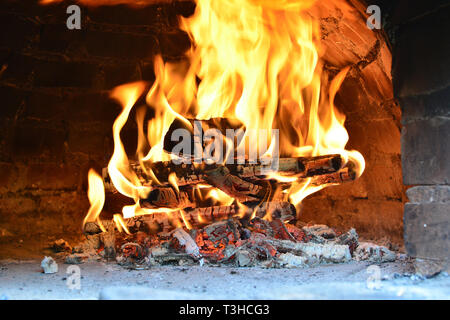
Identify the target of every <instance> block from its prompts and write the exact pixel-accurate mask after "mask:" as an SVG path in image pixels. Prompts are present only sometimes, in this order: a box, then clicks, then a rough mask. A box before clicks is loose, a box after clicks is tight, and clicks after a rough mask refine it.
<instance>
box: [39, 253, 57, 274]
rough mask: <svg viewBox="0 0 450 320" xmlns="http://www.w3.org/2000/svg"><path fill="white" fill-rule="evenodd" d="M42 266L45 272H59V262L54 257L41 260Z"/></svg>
mask: <svg viewBox="0 0 450 320" xmlns="http://www.w3.org/2000/svg"><path fill="white" fill-rule="evenodd" d="M41 267H42V270H43V271H44V273H56V272H58V264H57V263H56V261H55V260H53V258H52V257H47V256H46V257H45V258H44V259H43V260H42V261H41Z"/></svg>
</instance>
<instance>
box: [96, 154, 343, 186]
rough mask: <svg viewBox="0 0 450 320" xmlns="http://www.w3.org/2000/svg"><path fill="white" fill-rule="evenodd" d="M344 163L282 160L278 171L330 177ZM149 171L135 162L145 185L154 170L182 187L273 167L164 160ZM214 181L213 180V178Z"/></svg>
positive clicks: (106, 179)
mask: <svg viewBox="0 0 450 320" xmlns="http://www.w3.org/2000/svg"><path fill="white" fill-rule="evenodd" d="M342 163H343V160H342V158H341V156H340V155H339V154H332V155H325V156H318V157H299V158H280V159H279V160H278V170H277V171H276V172H277V173H278V174H280V175H285V176H292V175H296V176H297V177H298V178H307V177H313V176H317V175H326V174H330V173H334V172H337V171H339V169H341V166H342ZM144 166H145V168H141V165H140V164H139V163H132V164H131V169H132V170H134V172H136V174H137V176H138V177H139V178H140V179H141V180H142V181H144V182H148V183H149V182H150V181H152V177H151V176H149V175H148V174H147V173H146V172H150V171H152V172H153V173H154V175H155V176H156V178H157V179H158V180H159V181H160V182H161V183H167V181H168V177H169V175H170V174H172V173H175V174H176V176H177V184H178V186H184V185H191V184H199V183H207V181H208V173H210V174H213V175H214V174H215V173H217V172H219V171H221V170H225V169H223V168H226V172H227V173H228V172H229V173H230V174H231V175H233V176H237V177H239V178H244V179H245V178H251V177H261V178H265V177H266V176H267V169H268V166H269V165H267V164H266V165H265V164H263V163H261V162H258V163H256V164H252V163H249V161H246V162H245V163H244V164H238V163H235V164H225V165H220V164H206V163H201V164H185V163H184V164H175V163H173V162H171V161H162V162H155V163H151V164H150V163H146V164H144ZM103 178H104V182H105V186H106V187H107V188H109V189H114V188H113V186H112V184H111V183H110V178H109V177H108V174H107V170H103ZM209 180H211V177H210V178H209Z"/></svg>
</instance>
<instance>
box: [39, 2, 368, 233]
mask: <svg viewBox="0 0 450 320" xmlns="http://www.w3.org/2000/svg"><path fill="white" fill-rule="evenodd" d="M123 1H124V2H127V3H132V2H131V1H126V0H123ZM47 2H50V1H49V0H47ZM84 2H86V3H91V2H92V1H91V0H85V1H84ZM143 2H144V3H145V1H143ZM315 3H316V1H314V0H280V1H269V0H226V1H225V0H216V1H211V0H197V7H196V10H195V13H194V14H193V16H191V17H189V18H180V21H181V27H182V29H183V30H184V31H186V32H187V33H188V34H189V36H190V38H191V40H192V42H193V46H192V47H191V49H190V50H189V51H188V52H187V53H186V55H187V57H188V61H182V62H166V63H165V62H164V61H163V60H162V58H161V57H160V56H158V57H156V59H155V61H154V70H155V75H156V80H155V82H154V83H153V85H152V87H151V88H150V90H149V91H148V93H147V94H146V97H145V101H146V104H147V105H148V106H149V107H151V108H153V110H154V117H153V118H152V119H151V120H149V121H148V122H147V123H145V109H139V110H138V112H137V115H136V117H137V118H136V122H137V126H138V148H137V152H136V154H137V158H138V161H139V162H140V163H141V164H144V163H145V162H150V163H151V162H157V161H163V160H164V161H166V160H170V159H173V158H174V157H175V156H174V155H172V154H170V153H168V152H166V151H165V150H164V149H163V142H164V137H165V135H166V133H167V132H168V129H169V127H170V125H171V124H172V123H173V121H174V120H175V119H178V120H181V121H182V122H183V123H184V124H186V126H188V127H189V128H192V125H191V123H190V122H189V121H188V120H187V119H210V118H219V117H221V118H227V119H228V120H230V121H236V122H240V123H242V124H243V126H242V128H241V129H243V130H245V131H244V132H245V138H249V137H251V136H252V134H253V133H254V132H255V130H260V131H259V132H264V133H267V134H264V135H261V136H260V137H259V139H258V141H257V143H256V144H255V143H250V142H249V141H248V140H247V139H242V142H241V143H240V144H239V146H237V148H238V149H239V148H242V149H245V150H246V151H248V149H249V148H257V149H258V153H259V155H264V156H265V157H269V158H270V157H272V156H273V154H274V150H275V149H276V148H277V145H276V139H274V137H275V136H274V135H273V134H270V133H271V132H272V131H271V130H273V129H276V130H279V151H280V156H316V155H323V154H331V153H339V154H341V155H342V157H343V158H344V160H345V162H347V161H349V160H351V161H352V162H354V163H355V164H356V170H357V176H360V175H361V174H362V172H363V171H364V166H365V164H364V158H363V156H362V155H361V154H360V153H359V152H358V151H354V150H352V151H348V150H346V149H345V146H346V144H347V142H348V138H349V137H348V133H347V131H346V129H345V127H344V122H345V116H344V115H343V114H341V113H340V112H339V111H338V110H337V108H336V107H335V105H334V98H335V96H336V93H337V91H338V90H339V88H340V86H341V84H342V82H343V81H344V79H345V77H346V75H347V73H348V71H349V68H344V69H343V70H342V71H340V72H339V73H338V74H337V75H336V76H335V77H334V78H333V79H332V80H329V75H328V73H327V72H326V71H324V70H323V68H322V61H321V48H320V30H319V25H318V22H317V21H315V20H314V19H313V18H312V16H311V15H310V14H309V10H312V9H313V8H314V5H315ZM198 80H200V81H198ZM145 89H146V86H145V84H144V83H142V82H137V83H132V84H126V85H122V86H120V87H117V88H116V89H114V91H113V92H112V97H113V98H115V99H116V100H118V101H119V102H120V103H121V105H122V108H123V109H122V112H121V114H120V115H119V116H118V117H117V119H116V121H115V122H114V126H113V137H114V153H113V155H112V158H111V160H110V162H109V164H108V172H109V175H110V177H111V180H112V183H113V185H114V186H115V187H116V189H117V190H118V191H119V192H120V193H122V194H123V195H125V196H127V197H130V198H132V199H134V200H135V204H134V205H132V206H126V207H124V208H123V214H124V217H132V216H134V215H140V214H152V213H154V212H166V213H167V214H169V215H170V214H171V213H173V212H176V211H178V210H180V209H181V208H176V209H156V210H152V209H143V208H140V207H139V202H138V200H139V199H140V198H143V197H146V195H147V194H148V193H149V192H150V191H151V188H152V187H151V186H149V185H142V183H141V181H139V179H138V177H137V176H136V174H135V173H134V172H132V170H130V168H129V162H128V157H127V155H126V153H125V149H124V146H123V143H122V141H121V139H120V132H121V130H122V128H123V126H124V125H125V123H126V122H127V119H128V117H129V114H130V111H131V109H132V108H133V106H134V105H135V103H136V101H137V100H138V99H139V97H141V96H142V95H143V94H144V91H145ZM145 126H146V130H145ZM244 128H245V129H244ZM145 132H146V133H145ZM230 142H231V141H226V143H227V144H229V143H230ZM148 147H150V148H149V150H147V149H148ZM228 156H229V155H228V154H227V155H226V157H225V158H227V157H228ZM141 167H142V168H143V170H147V169H145V166H143V165H142V166H141ZM147 173H148V174H149V175H150V176H151V177H152V180H153V182H154V183H156V184H161V182H160V181H158V179H157V178H156V176H155V175H154V174H153V172H152V171H151V170H150V171H149V172H147ZM271 177H272V178H275V179H277V180H279V181H282V182H289V183H291V187H290V188H289V189H287V190H283V192H285V193H287V196H288V198H289V200H290V201H291V202H292V203H293V204H294V205H297V204H299V203H300V202H301V201H302V200H303V199H304V198H305V197H306V196H308V195H310V194H312V193H314V192H317V191H318V190H320V189H322V188H323V187H324V186H315V185H312V184H311V179H310V178H309V179H306V180H301V181H298V180H297V179H296V178H295V177H285V176H283V175H280V174H277V173H273V174H272V175H271ZM169 182H170V183H171V184H172V185H173V186H174V188H175V189H176V191H177V192H178V191H179V189H178V188H179V186H178V181H177V177H176V176H175V175H172V176H170V178H169ZM208 187H209V188H212V187H211V186H208ZM280 192H281V191H280ZM208 197H212V198H214V199H216V200H217V201H219V202H220V203H221V204H231V203H232V202H233V201H234V199H233V198H232V197H230V196H228V195H226V194H223V192H222V191H220V190H218V189H214V188H213V189H212V190H211V191H210V192H209V194H208ZM238 205H239V208H240V213H239V215H242V214H243V212H244V211H245V210H244V207H245V206H244V205H243V204H239V203H238ZM100 210H101V209H100ZM96 214H97V216H98V213H96ZM255 214H256V211H254V212H253V214H252V215H253V216H254V215H255ZM88 216H89V217H90V219H91V216H92V215H88ZM181 216H182V218H183V220H185V219H184V214H183V213H182V212H181ZM184 223H185V225H186V226H188V223H187V222H186V221H184ZM188 227H190V226H188Z"/></svg>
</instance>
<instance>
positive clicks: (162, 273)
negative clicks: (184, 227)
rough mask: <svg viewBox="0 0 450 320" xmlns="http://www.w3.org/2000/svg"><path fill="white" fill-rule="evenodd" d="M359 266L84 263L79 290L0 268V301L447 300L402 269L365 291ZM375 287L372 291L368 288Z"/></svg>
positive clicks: (18, 267)
mask: <svg viewBox="0 0 450 320" xmlns="http://www.w3.org/2000/svg"><path fill="white" fill-rule="evenodd" d="M371 265H372V264H370V263H367V262H355V261H353V262H350V263H346V264H335V265H320V266H317V267H312V268H304V269H262V268H233V267H220V268H218V267H206V266H203V267H200V266H194V267H179V266H163V267H154V268H152V269H149V270H127V269H124V268H122V267H120V266H118V265H117V264H115V263H100V262H90V263H84V264H81V265H78V266H79V267H80V269H81V289H79V290H77V289H73V290H71V289H69V288H68V286H67V278H68V277H70V274H67V273H66V271H67V268H68V267H69V265H67V264H62V263H60V264H59V270H58V272H57V273H54V274H44V273H42V271H41V268H40V261H39V260H25V261H19V260H2V261H0V299H11V300H13V299H450V278H449V277H448V275H447V274H440V275H438V276H436V277H434V278H431V279H424V278H421V277H418V276H415V275H412V276H411V275H409V274H408V269H409V268H410V267H409V266H408V265H407V263H406V262H400V261H398V262H393V263H384V264H381V265H379V268H380V269H379V271H380V275H381V279H382V280H381V281H380V282H379V283H378V284H379V289H370V288H368V282H367V279H368V278H369V277H370V276H371V275H372V276H373V275H374V273H370V272H368V270H369V271H370V270H372V268H373V267H372V268H371V269H368V267H369V266H371ZM369 283H370V284H372V285H376V283H373V282H372V283H371V282H369Z"/></svg>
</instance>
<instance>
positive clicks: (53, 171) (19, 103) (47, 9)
mask: <svg viewBox="0 0 450 320" xmlns="http://www.w3.org/2000/svg"><path fill="white" fill-rule="evenodd" d="M37 2H38V1H34V0H33V1H27V0H25V1H23V0H21V1H4V0H2V1H0V67H1V70H2V71H0V97H1V102H0V105H1V107H0V122H1V123H0V180H1V183H0V224H1V223H3V224H8V228H9V229H10V231H12V232H17V233H22V232H23V231H26V232H35V231H37V229H39V228H41V230H40V232H42V233H45V232H47V231H49V230H47V229H46V228H54V227H55V226H54V225H52V224H47V225H46V224H45V220H46V219H48V217H49V216H55V217H60V225H61V226H60V228H61V230H62V229H64V228H70V227H71V225H73V221H74V219H75V220H77V221H79V223H76V224H75V227H76V228H79V225H80V224H81V221H82V217H83V216H84V214H85V212H86V210H87V208H88V206H89V204H88V202H87V198H86V193H85V192H86V176H87V171H88V169H89V168H90V167H94V168H96V169H97V170H100V168H102V167H103V166H105V165H106V164H107V161H108V160H109V157H110V155H111V153H112V134H111V130H112V123H113V121H114V119H115V117H116V116H117V115H118V113H119V112H120V110H121V107H120V106H119V105H117V104H115V103H114V102H113V101H111V100H110V99H109V97H108V94H109V90H110V89H111V88H113V87H115V86H117V85H119V84H122V83H126V82H130V81H136V80H146V81H150V82H151V81H153V80H154V74H153V70H152V69H153V68H152V66H153V57H154V56H155V54H162V56H163V57H164V58H165V59H179V58H180V57H182V54H183V52H184V51H185V50H186V49H187V48H189V45H190V44H189V38H188V37H187V35H186V34H184V33H183V32H181V31H180V30H179V28H178V20H177V15H185V16H187V15H190V14H191V13H193V10H194V4H193V3H190V2H186V1H181V2H180V1H177V2H172V1H155V2H157V3H156V4H154V5H150V6H147V7H144V8H140V9H132V8H128V7H126V6H114V7H100V8H86V7H81V8H82V10H81V11H82V28H81V30H68V29H67V27H66V19H67V17H68V15H67V14H66V8H67V6H68V5H70V4H71V2H68V1H65V2H63V3H61V4H57V5H51V6H39V5H37V4H36V3H37ZM124 139H127V140H130V141H132V143H128V144H127V146H128V147H129V149H130V151H131V152H132V150H133V149H134V148H135V143H136V142H135V137H134V130H132V128H129V130H128V132H125V134H124ZM12 217H14V220H12ZM31 218H36V219H31ZM27 219H28V220H27ZM30 219H31V220H30ZM17 221H22V222H23V223H17ZM26 221H28V223H27V222H26ZM36 221H38V225H39V228H36V225H35V223H36ZM39 221H41V223H39ZM33 224H34V225H33ZM51 231H53V232H54V231H55V230H54V229H52V230H51Z"/></svg>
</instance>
